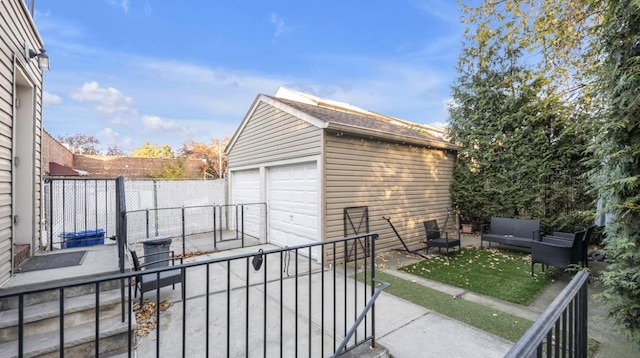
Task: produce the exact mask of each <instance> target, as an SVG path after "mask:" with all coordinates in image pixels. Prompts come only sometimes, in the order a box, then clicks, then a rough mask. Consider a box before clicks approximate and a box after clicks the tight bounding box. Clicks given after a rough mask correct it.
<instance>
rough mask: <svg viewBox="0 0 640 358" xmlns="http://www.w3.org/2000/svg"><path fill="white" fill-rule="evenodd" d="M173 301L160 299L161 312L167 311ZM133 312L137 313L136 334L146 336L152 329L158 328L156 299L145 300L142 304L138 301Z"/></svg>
mask: <svg viewBox="0 0 640 358" xmlns="http://www.w3.org/2000/svg"><path fill="white" fill-rule="evenodd" d="M172 305H173V303H171V302H169V301H168V300H162V301H160V305H159V309H160V312H163V311H166V310H167V309H169V307H171V306H172ZM133 312H134V313H135V315H136V322H137V326H136V336H138V337H146V336H148V335H149V333H150V332H151V331H153V330H154V329H155V328H156V323H157V322H156V313H157V308H156V302H155V301H144V303H143V304H142V305H140V304H139V303H136V304H134V305H133Z"/></svg>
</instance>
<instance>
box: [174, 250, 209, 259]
mask: <svg viewBox="0 0 640 358" xmlns="http://www.w3.org/2000/svg"><path fill="white" fill-rule="evenodd" d="M215 252H216V251H215V250H211V251H193V252H187V253H186V254H177V255H176V256H175V257H176V259H177V258H180V257H182V258H184V259H188V258H189V257H194V256H201V255H208V254H213V253H215Z"/></svg>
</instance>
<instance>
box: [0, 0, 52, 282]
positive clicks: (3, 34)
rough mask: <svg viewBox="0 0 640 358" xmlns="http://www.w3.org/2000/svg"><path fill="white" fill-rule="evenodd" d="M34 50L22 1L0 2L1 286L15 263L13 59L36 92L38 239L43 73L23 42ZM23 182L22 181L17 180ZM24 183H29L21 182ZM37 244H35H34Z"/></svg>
mask: <svg viewBox="0 0 640 358" xmlns="http://www.w3.org/2000/svg"><path fill="white" fill-rule="evenodd" d="M25 42H26V43H29V44H31V47H32V48H34V49H39V48H42V47H43V45H42V42H41V40H40V38H39V36H38V34H37V32H36V30H35V28H34V26H33V23H32V21H31V18H30V16H29V14H28V13H27V12H26V8H25V6H24V4H23V3H22V1H21V0H4V1H0V284H1V283H3V282H5V281H6V280H7V279H8V278H9V275H10V272H11V260H12V257H11V255H12V219H11V217H12V208H11V202H12V200H11V197H12V195H13V192H12V158H13V105H12V104H13V98H14V97H13V96H14V83H13V81H14V78H15V73H14V58H15V59H16V60H15V61H16V62H18V63H19V66H22V68H23V69H24V71H25V74H26V76H28V78H29V79H30V80H31V81H32V83H33V85H34V93H35V112H34V113H35V117H36V118H35V123H36V125H35V128H34V131H35V132H36V133H34V134H35V135H34V137H35V143H28V144H25V145H28V146H33V148H35V153H34V155H35V161H34V163H35V168H34V171H33V175H34V178H32V180H33V182H35V183H36V186H35V187H34V191H35V193H34V194H35V195H34V202H33V203H32V204H33V207H34V229H35V231H34V235H33V237H34V238H35V239H36V240H38V239H39V232H40V228H39V225H38V223H39V221H40V212H39V211H40V210H39V208H40V181H41V177H40V173H41V168H40V167H41V163H40V157H39V156H40V152H41V148H40V142H41V140H40V129H41V128H42V108H41V104H42V73H41V71H40V70H39V69H38V68H37V64H36V62H35V61H27V60H25V59H24V55H23V53H24V48H23V46H24V43H25ZM18 180H20V179H18ZM22 180H27V179H26V178H25V179H22ZM34 244H35V243H34Z"/></svg>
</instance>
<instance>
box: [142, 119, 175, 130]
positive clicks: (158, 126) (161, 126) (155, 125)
mask: <svg viewBox="0 0 640 358" xmlns="http://www.w3.org/2000/svg"><path fill="white" fill-rule="evenodd" d="M141 120H142V124H144V128H145V129H146V130H148V131H153V132H157V131H161V132H170V131H175V130H180V126H179V125H178V123H177V122H176V121H172V120H165V119H162V118H160V117H158V116H142V118H141Z"/></svg>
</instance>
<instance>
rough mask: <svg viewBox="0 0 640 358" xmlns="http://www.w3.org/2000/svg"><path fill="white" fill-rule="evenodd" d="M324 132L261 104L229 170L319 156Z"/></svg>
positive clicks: (233, 150) (241, 137) (240, 138)
mask: <svg viewBox="0 0 640 358" xmlns="http://www.w3.org/2000/svg"><path fill="white" fill-rule="evenodd" d="M321 138H322V129H320V128H318V127H315V126H313V125H311V124H310V123H308V122H305V121H303V120H302V119H299V118H296V117H294V116H292V115H290V114H288V113H286V112H284V111H282V110H280V109H277V108H275V107H272V106H270V105H269V104H267V103H264V102H259V103H258V106H257V108H256V109H255V111H254V112H253V114H252V115H251V117H250V118H249V119H248V121H247V123H246V124H245V126H244V128H243V130H242V132H241V133H240V134H239V136H238V138H237V140H236V142H235V143H234V144H233V147H232V148H231V151H230V152H229V153H228V167H229V169H230V170H233V169H234V168H238V167H247V166H255V167H258V166H260V165H261V164H263V163H266V162H274V161H279V160H287V159H292V158H300V157H305V156H311V155H317V154H320V145H321Z"/></svg>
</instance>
